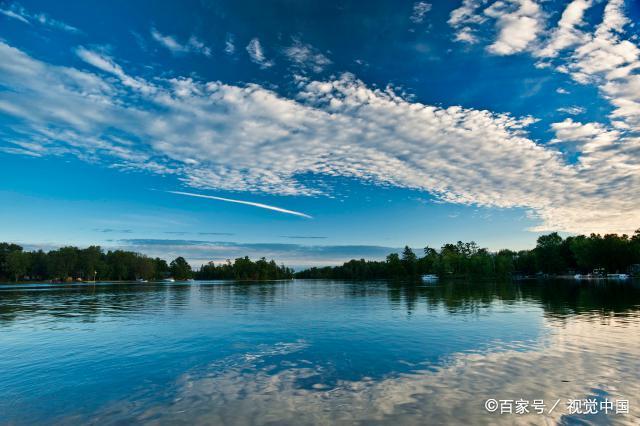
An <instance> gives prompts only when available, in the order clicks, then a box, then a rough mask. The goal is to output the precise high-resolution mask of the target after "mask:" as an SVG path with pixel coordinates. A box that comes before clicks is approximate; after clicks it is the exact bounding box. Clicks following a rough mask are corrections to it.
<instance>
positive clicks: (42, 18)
mask: <svg viewBox="0 0 640 426" xmlns="http://www.w3.org/2000/svg"><path fill="white" fill-rule="evenodd" d="M0 13H2V14H3V15H5V16H8V17H9V18H12V19H16V20H18V21H21V22H23V23H25V24H31V23H32V22H36V23H38V24H41V25H44V26H47V27H50V28H54V29H58V30H63V31H67V32H70V33H78V32H80V30H78V29H77V28H76V27H72V26H71V25H69V24H66V23H64V22H62V21H58V20H57V19H53V18H51V17H50V16H49V15H47V14H44V13H31V12H29V11H27V10H26V9H25V8H24V7H22V6H20V5H19V4H18V3H11V4H10V5H9V7H8V8H7V9H0Z"/></svg>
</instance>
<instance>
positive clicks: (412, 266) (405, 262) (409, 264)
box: [402, 246, 418, 276]
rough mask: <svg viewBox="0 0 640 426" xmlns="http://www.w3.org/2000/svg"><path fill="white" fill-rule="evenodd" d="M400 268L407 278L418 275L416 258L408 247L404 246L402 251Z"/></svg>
mask: <svg viewBox="0 0 640 426" xmlns="http://www.w3.org/2000/svg"><path fill="white" fill-rule="evenodd" d="M402 266H403V267H404V270H405V273H406V274H407V275H409V276H414V275H416V274H417V273H418V256H416V254H415V253H414V252H413V250H411V248H410V247H409V246H404V250H403V251H402Z"/></svg>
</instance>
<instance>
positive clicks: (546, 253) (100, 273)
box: [0, 230, 640, 281]
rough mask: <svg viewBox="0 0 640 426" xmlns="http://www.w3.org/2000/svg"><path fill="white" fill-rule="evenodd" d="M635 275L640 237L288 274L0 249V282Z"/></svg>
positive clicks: (403, 258)
mask: <svg viewBox="0 0 640 426" xmlns="http://www.w3.org/2000/svg"><path fill="white" fill-rule="evenodd" d="M596 269H599V270H603V271H605V272H608V273H629V272H630V273H634V274H640V230H638V231H636V232H635V233H634V235H633V236H628V235H626V234H624V235H617V234H606V235H604V236H602V235H599V234H591V235H590V236H585V235H578V236H570V237H567V238H562V237H561V236H560V235H558V234H557V233H555V232H554V233H551V234H548V235H542V236H540V237H539V238H538V239H537V243H536V246H535V248H533V249H531V250H520V251H513V250H500V251H497V252H491V251H489V250H488V249H486V248H482V247H480V246H478V245H477V244H476V243H475V242H473V241H471V242H467V243H464V242H461V241H458V242H457V243H456V244H445V245H443V246H442V247H441V248H440V249H434V248H432V247H425V248H424V249H423V253H422V256H418V255H416V253H414V251H413V250H412V249H411V248H409V247H408V246H407V247H405V248H404V250H403V252H402V253H401V254H398V253H391V254H389V255H388V256H387V257H386V259H385V260H383V261H371V260H364V259H360V260H356V259H353V260H350V261H348V262H346V263H344V264H343V265H341V266H327V267H323V268H318V267H314V268H310V269H306V270H303V271H300V272H297V273H295V274H294V271H293V270H292V269H291V268H287V267H286V266H284V265H277V264H276V263H275V262H274V261H273V260H271V261H267V260H266V259H265V258H261V259H259V260H257V261H252V260H251V259H249V257H246V256H245V257H240V258H237V259H235V261H234V262H231V261H230V260H228V261H227V262H225V263H221V264H218V265H216V264H214V263H213V262H209V263H207V264H205V265H202V266H201V267H200V269H199V270H196V271H194V270H192V268H191V266H190V265H189V263H188V262H187V261H186V260H185V259H184V258H183V257H177V258H176V259H174V260H173V261H171V262H170V263H169V264H167V262H166V261H165V260H164V259H161V258H158V257H156V258H151V257H148V256H145V255H144V254H140V253H135V252H131V251H125V250H109V251H106V252H105V251H104V250H103V249H102V248H101V247H99V246H90V247H87V248H84V249H79V248H77V247H61V248H59V249H56V250H51V251H49V252H44V251H42V250H37V251H25V250H23V248H22V247H21V246H19V245H17V244H11V243H0V280H5V281H6V280H15V281H18V280H21V279H29V280H54V281H69V280H85V281H92V280H137V279H144V280H152V279H164V278H168V277H172V278H174V279H177V280H184V279H188V278H197V279H202V280H213V279H235V280H277V279H290V278H293V277H294V276H295V277H297V278H325V279H383V278H412V277H418V276H420V275H424V274H436V275H438V276H485V277H509V276H514V275H519V276H531V275H536V274H549V275H559V274H568V273H589V272H591V271H593V270H596Z"/></svg>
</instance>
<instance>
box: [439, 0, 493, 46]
mask: <svg viewBox="0 0 640 426" xmlns="http://www.w3.org/2000/svg"><path fill="white" fill-rule="evenodd" d="M484 3H485V2H484V1H483V0H463V1H462V4H461V5H460V7H458V8H457V9H454V10H453V11H452V12H451V14H450V15H449V20H448V21H447V22H448V24H449V25H450V26H451V27H452V28H454V29H455V30H456V35H455V40H456V41H464V42H467V43H476V42H477V41H478V38H477V37H476V35H475V33H474V30H473V28H472V26H473V25H477V24H482V23H483V22H485V21H486V19H487V18H486V17H484V16H483V15H482V14H481V13H479V9H480V8H481V7H482V5H483V4H484Z"/></svg>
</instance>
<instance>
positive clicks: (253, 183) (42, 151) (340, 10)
mask: <svg viewBox="0 0 640 426" xmlns="http://www.w3.org/2000/svg"><path fill="white" fill-rule="evenodd" d="M639 19H640V2H637V1H635V0H627V1H624V0H608V1H605V0H566V1H550V0H545V1H542V0H540V1H537V0H497V1H496V0H446V1H435V0H434V1H428V2H427V1H418V2H413V1H406V2H403V1H366V2H365V1H293V0H279V1H244V0H241V1H238V0H235V1H208V0H199V1H188V0H185V1H182V2H180V4H177V3H175V2H169V1H136V2H130V1H119V0H114V1H110V2H81V1H67V2H50V1H35V0H34V1H20V2H13V1H1V0H0V166H1V167H0V206H1V208H0V240H2V241H11V242H16V243H19V244H23V245H24V246H25V247H27V248H45V249H46V248H54V247H59V246H62V245H69V244H73V245H79V246H86V245H90V244H99V245H101V246H103V247H105V248H115V247H120V248H126V249H130V250H136V251H140V252H143V253H147V254H150V255H154V256H156V255H157V256H161V257H164V258H167V259H170V258H172V257H175V256H177V255H183V256H185V257H187V259H189V260H190V261H191V262H192V263H195V264H199V263H204V262H206V261H208V260H214V261H221V260H224V259H227V258H234V257H237V256H241V255H249V256H252V257H258V256H266V257H273V258H275V259H276V260H277V261H279V262H283V263H286V264H288V265H291V266H295V267H301V266H309V265H324V264H336V263H341V262H342V261H344V260H348V259H350V258H361V257H364V258H370V259H380V258H383V257H384V255H385V254H386V253H388V252H390V251H392V250H397V249H398V248H400V247H403V246H404V245H405V244H406V245H409V246H411V247H414V248H417V249H419V248H422V247H425V246H427V245H428V246H431V247H439V246H441V245H442V244H443V243H445V242H455V241H458V240H463V241H471V240H474V241H476V242H478V243H479V244H480V245H481V246H483V247H488V248H489V249H492V250H497V249H500V248H512V249H524V248H531V247H533V246H534V245H535V241H536V238H537V237H538V236H539V235H541V234H543V233H548V232H553V231H557V232H560V233H561V234H562V235H570V234H578V233H584V234H589V233H592V232H596V233H627V234H632V233H633V232H634V231H635V230H636V229H638V228H640V214H639V213H638V212H639V211H640V210H639V209H640V39H639V37H638V34H639V28H638V26H637V25H636V24H635V22H637V21H639Z"/></svg>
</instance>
